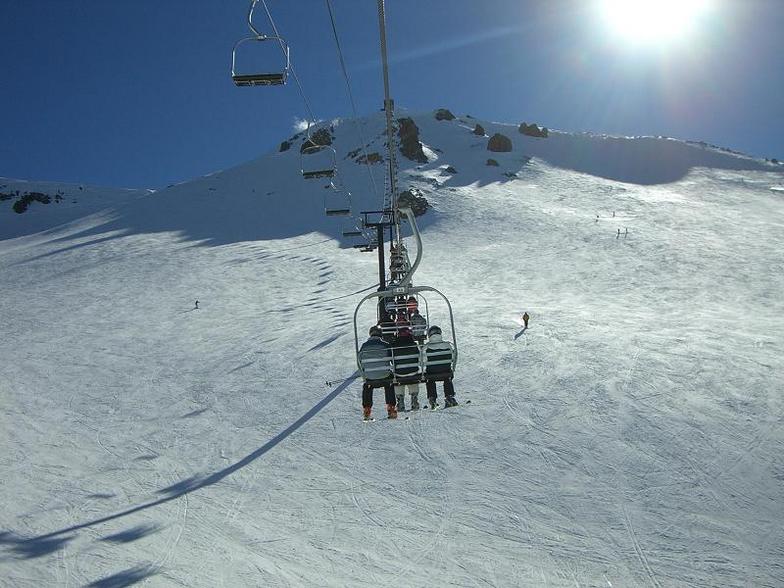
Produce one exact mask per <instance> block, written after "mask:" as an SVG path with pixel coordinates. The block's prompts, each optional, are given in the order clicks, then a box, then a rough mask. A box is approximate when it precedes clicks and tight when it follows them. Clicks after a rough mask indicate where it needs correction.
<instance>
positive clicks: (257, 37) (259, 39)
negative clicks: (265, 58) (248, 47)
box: [231, 0, 291, 86]
mask: <svg viewBox="0 0 784 588" xmlns="http://www.w3.org/2000/svg"><path fill="white" fill-rule="evenodd" d="M258 1H259V0H251V3H250V9H249V10H248V28H249V29H250V32H251V33H252V35H251V36H250V37H244V38H242V39H240V40H239V41H237V42H236V43H235V44H234V48H233V49H232V50H231V79H232V80H233V81H234V84H235V85H236V86H279V85H282V84H285V83H286V79H287V78H288V75H289V69H290V68H291V56H290V54H289V46H288V43H286V41H285V40H284V39H283V38H282V37H278V36H270V35H265V34H263V33H260V32H259V31H258V29H257V28H256V26H255V25H254V24H253V9H254V8H256V4H258ZM265 8H266V4H265ZM268 15H269V13H268ZM270 18H271V17H270ZM270 24H272V23H271V22H270ZM273 29H274V25H273ZM269 41H272V43H271V44H270V45H268V47H270V48H273V47H274V46H275V45H277V46H278V47H279V48H280V50H281V52H282V53H283V57H284V60H285V63H284V64H283V67H282V71H280V69H276V70H275V71H272V72H269V71H263V72H259V71H258V70H255V71H250V72H242V73H240V72H238V71H237V49H238V48H239V47H240V46H241V45H243V44H245V43H247V42H253V43H267V42H269ZM265 51H266V49H265Z"/></svg>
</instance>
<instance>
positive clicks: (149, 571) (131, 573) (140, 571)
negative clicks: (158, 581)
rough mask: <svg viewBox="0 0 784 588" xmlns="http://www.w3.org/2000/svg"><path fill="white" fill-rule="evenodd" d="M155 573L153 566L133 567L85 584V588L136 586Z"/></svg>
mask: <svg viewBox="0 0 784 588" xmlns="http://www.w3.org/2000/svg"><path fill="white" fill-rule="evenodd" d="M157 573H158V572H157V570H156V568H154V567H153V566H149V565H146V566H145V565H142V566H134V567H132V568H128V569H127V570H123V571H122V572H117V573H116V574H112V575H111V576H106V577H105V578H101V579H100V580H96V581H95V582H91V583H89V584H87V587H86V588H125V587H126V586H132V585H134V584H137V583H139V582H141V581H142V580H145V579H146V578H149V577H151V576H154V575H155V574H157Z"/></svg>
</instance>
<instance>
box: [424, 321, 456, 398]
mask: <svg viewBox="0 0 784 588" xmlns="http://www.w3.org/2000/svg"><path fill="white" fill-rule="evenodd" d="M427 336H428V340H427V343H426V344H425V346H424V347H423V349H422V356H423V358H424V360H425V388H426V389H427V401H428V403H429V404H430V408H431V409H435V408H436V399H437V394H436V382H443V383H444V408H449V407H450V406H457V400H455V388H454V386H453V385H452V378H453V377H454V372H453V365H454V350H453V349H452V346H451V345H450V344H449V343H447V342H446V341H444V340H443V338H442V336H441V328H440V327H438V326H437V325H433V326H432V327H430V328H429V329H428V330H427Z"/></svg>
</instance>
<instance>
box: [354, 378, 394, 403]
mask: <svg viewBox="0 0 784 588" xmlns="http://www.w3.org/2000/svg"><path fill="white" fill-rule="evenodd" d="M374 388H384V402H385V403H386V404H395V390H394V388H392V382H367V381H366V382H365V383H364V384H362V407H363V408H365V407H368V406H373V389H374Z"/></svg>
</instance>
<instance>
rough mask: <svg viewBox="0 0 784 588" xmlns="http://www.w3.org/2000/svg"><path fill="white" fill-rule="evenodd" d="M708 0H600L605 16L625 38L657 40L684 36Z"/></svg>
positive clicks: (644, 40) (643, 40) (702, 11)
mask: <svg viewBox="0 0 784 588" xmlns="http://www.w3.org/2000/svg"><path fill="white" fill-rule="evenodd" d="M707 4H708V0H603V1H602V3H601V11H602V16H603V18H604V20H605V21H606V22H607V24H608V25H609V27H610V29H612V30H613V31H614V32H615V33H616V34H617V35H619V36H621V37H623V38H624V39H625V40H629V41H635V42H641V43H660V42H666V41H671V40H675V39H678V38H682V37H684V36H686V35H687V34H688V33H689V32H691V30H692V29H693V28H694V26H695V24H696V23H697V21H698V20H699V18H700V17H701V16H702V15H703V13H704V12H705V11H706V9H707Z"/></svg>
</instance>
